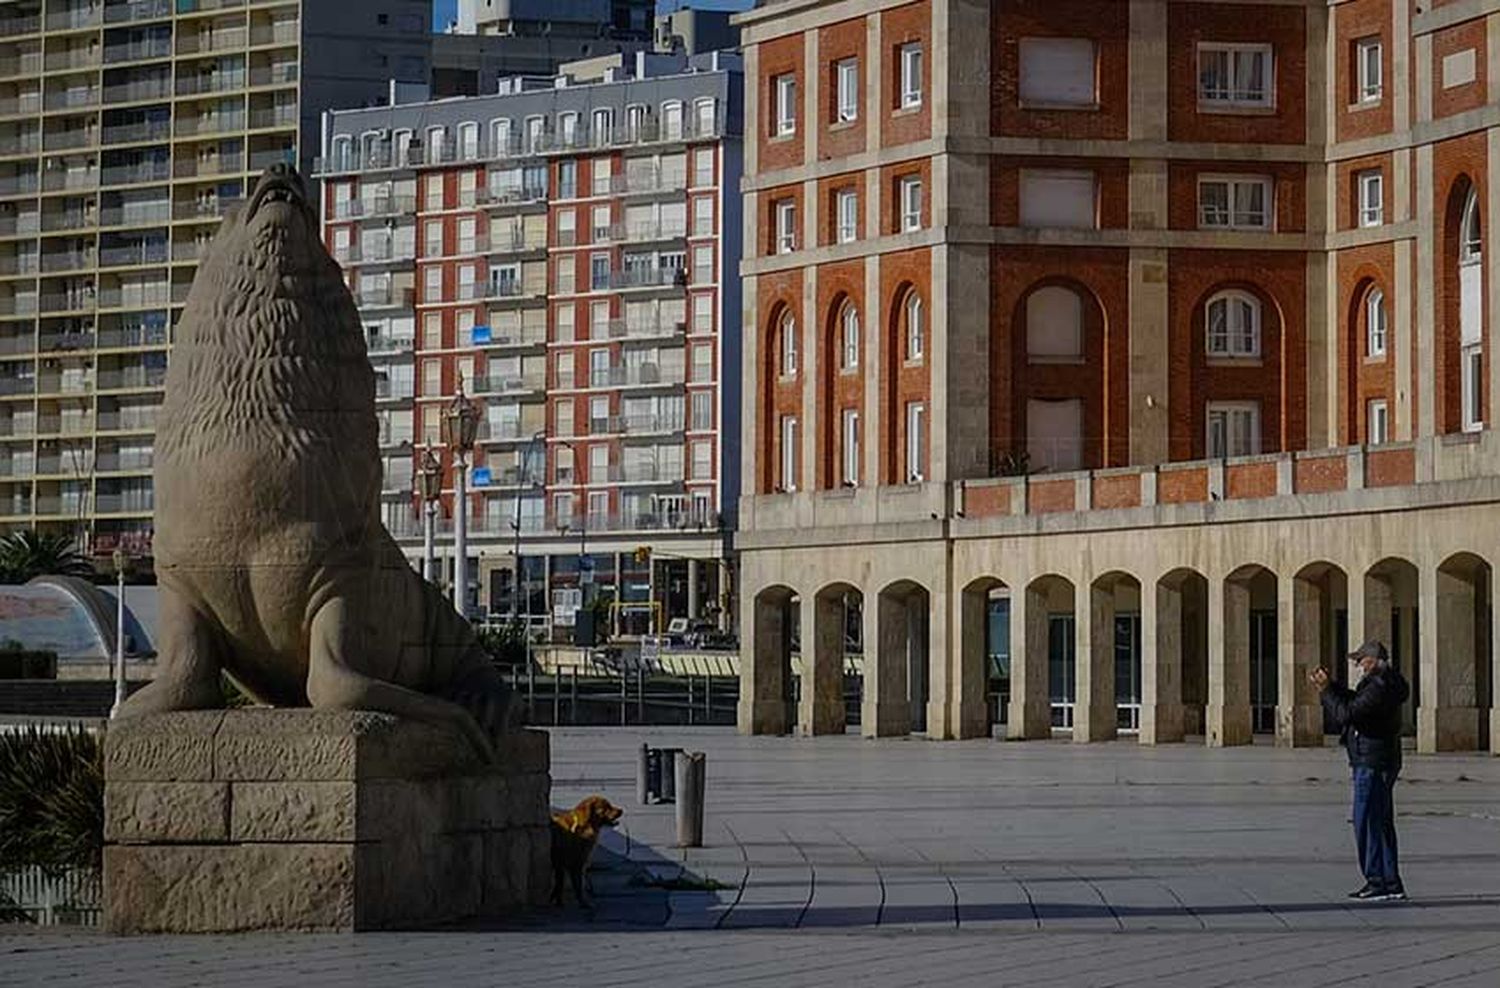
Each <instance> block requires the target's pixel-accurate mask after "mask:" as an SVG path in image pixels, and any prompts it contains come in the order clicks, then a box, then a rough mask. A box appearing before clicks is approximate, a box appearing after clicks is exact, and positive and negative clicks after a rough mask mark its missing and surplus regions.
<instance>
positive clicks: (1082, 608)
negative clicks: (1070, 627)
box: [1073, 578, 1117, 743]
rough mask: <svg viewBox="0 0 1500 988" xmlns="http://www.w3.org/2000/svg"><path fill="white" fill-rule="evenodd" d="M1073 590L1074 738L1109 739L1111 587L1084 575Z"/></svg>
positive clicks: (1111, 718)
mask: <svg viewBox="0 0 1500 988" xmlns="http://www.w3.org/2000/svg"><path fill="white" fill-rule="evenodd" d="M1074 592H1075V593H1076V594H1077V603H1076V604H1075V605H1074V620H1075V624H1074V627H1075V630H1076V633H1077V636H1078V644H1077V646H1076V649H1075V652H1074V662H1075V667H1076V670H1077V671H1076V674H1075V678H1076V681H1077V686H1078V692H1077V695H1076V696H1075V697H1074V702H1073V740H1074V741H1075V742H1080V743H1081V742H1088V741H1112V740H1114V738H1115V734H1116V724H1117V721H1116V714H1115V594H1114V589H1113V588H1112V587H1110V588H1104V587H1099V586H1096V585H1094V584H1093V583H1092V581H1090V580H1088V579H1087V578H1085V579H1083V580H1080V581H1079V582H1078V586H1077V588H1076V589H1075V591H1074Z"/></svg>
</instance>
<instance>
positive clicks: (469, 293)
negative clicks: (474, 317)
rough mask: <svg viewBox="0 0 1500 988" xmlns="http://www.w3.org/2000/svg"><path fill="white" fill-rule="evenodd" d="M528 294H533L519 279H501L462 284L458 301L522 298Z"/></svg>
mask: <svg viewBox="0 0 1500 988" xmlns="http://www.w3.org/2000/svg"><path fill="white" fill-rule="evenodd" d="M527 294H532V293H530V292H527V291H526V286H525V285H524V284H523V283H522V281H521V280H520V279H519V278H501V279H498V280H496V281H481V282H475V283H473V284H460V285H459V286H458V292H457V299H458V301H460V302H470V301H474V300H476V299H499V298H520V297H521V296H523V295H527Z"/></svg>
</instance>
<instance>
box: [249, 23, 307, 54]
mask: <svg viewBox="0 0 1500 988" xmlns="http://www.w3.org/2000/svg"><path fill="white" fill-rule="evenodd" d="M301 38H302V29H301V25H299V24H298V23H297V22H296V21H290V22H289V21H282V22H280V23H277V24H271V25H265V24H257V25H255V26H254V27H252V28H251V29H250V44H251V46H252V47H255V48H259V47H262V46H263V45H294V44H296V43H297V42H298V41H300V40H301Z"/></svg>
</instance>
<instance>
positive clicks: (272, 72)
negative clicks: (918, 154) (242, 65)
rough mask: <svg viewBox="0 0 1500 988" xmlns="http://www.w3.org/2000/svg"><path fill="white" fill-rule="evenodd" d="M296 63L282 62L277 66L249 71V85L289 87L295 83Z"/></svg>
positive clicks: (258, 67)
mask: <svg viewBox="0 0 1500 988" xmlns="http://www.w3.org/2000/svg"><path fill="white" fill-rule="evenodd" d="M297 69H298V65H297V63H296V62H283V63H281V64H279V65H261V66H257V67H256V68H253V69H251V70H250V85H251V86H254V87H257V88H258V87H261V86H291V85H295V84H296V82H297V75H298V73H297Z"/></svg>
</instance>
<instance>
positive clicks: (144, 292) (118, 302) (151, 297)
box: [99, 283, 172, 309]
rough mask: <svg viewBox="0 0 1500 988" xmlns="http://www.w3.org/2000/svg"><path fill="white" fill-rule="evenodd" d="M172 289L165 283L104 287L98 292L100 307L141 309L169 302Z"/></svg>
mask: <svg viewBox="0 0 1500 988" xmlns="http://www.w3.org/2000/svg"><path fill="white" fill-rule="evenodd" d="M171 301H172V289H171V287H170V286H168V285H166V284H165V283H162V284H155V285H134V286H131V287H130V288H129V289H122V288H106V289H104V290H103V291H101V292H100V293H99V308H101V309H142V308H151V307H153V306H164V305H169V304H171Z"/></svg>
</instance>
